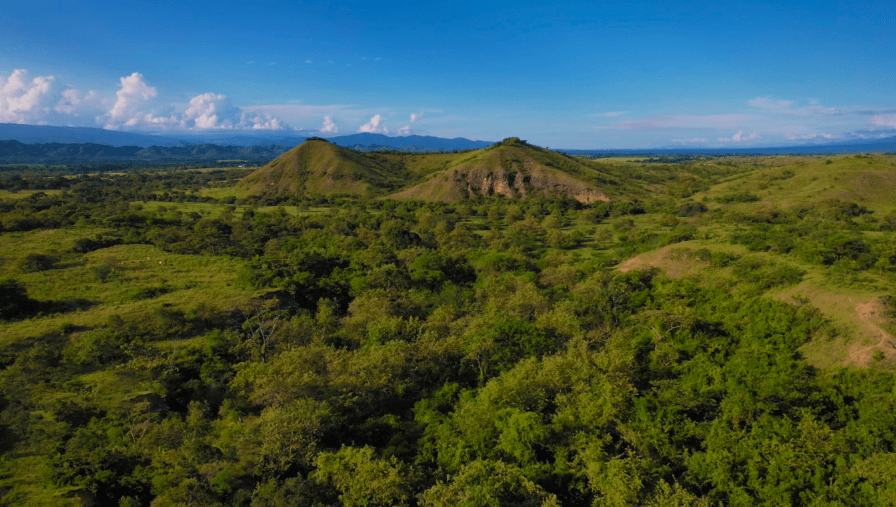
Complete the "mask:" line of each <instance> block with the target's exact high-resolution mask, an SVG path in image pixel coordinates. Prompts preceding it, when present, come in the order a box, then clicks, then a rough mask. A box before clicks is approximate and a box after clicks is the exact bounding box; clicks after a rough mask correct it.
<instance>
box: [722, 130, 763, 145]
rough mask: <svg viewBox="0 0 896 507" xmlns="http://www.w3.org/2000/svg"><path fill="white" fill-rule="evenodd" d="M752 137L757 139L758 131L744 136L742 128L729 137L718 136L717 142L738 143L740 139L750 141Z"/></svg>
mask: <svg viewBox="0 0 896 507" xmlns="http://www.w3.org/2000/svg"><path fill="white" fill-rule="evenodd" d="M753 139H759V132H753V133H751V134H750V135H746V136H745V135H744V131H743V130H738V131H737V134H734V135H733V136H731V137H720V138H719V142H723V143H739V142H742V141H752V140H753Z"/></svg>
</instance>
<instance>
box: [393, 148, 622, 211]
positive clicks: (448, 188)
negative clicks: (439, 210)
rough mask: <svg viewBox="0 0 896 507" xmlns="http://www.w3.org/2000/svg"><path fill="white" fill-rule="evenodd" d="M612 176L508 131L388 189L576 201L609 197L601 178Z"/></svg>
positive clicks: (408, 194) (423, 194)
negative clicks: (425, 175) (404, 185)
mask: <svg viewBox="0 0 896 507" xmlns="http://www.w3.org/2000/svg"><path fill="white" fill-rule="evenodd" d="M613 183H615V181H614V179H613V178H612V177H610V176H607V175H605V174H602V173H600V172H598V171H597V170H595V169H594V168H593V167H591V166H589V165H587V163H586V162H585V161H583V160H578V159H574V158H572V157H569V156H566V155H563V154H560V153H556V152H552V151H550V150H546V149H544V148H539V147H537V146H532V145H530V144H528V143H526V142H525V141H521V140H520V139H519V138H516V137H511V138H508V139H505V140H504V141H502V142H500V143H496V144H494V145H493V146H491V147H489V148H486V149H484V150H478V151H475V152H472V153H470V154H468V155H467V156H465V157H463V158H462V159H461V160H460V161H459V163H457V164H456V165H454V166H452V167H450V168H448V169H446V170H443V171H440V172H438V173H436V174H434V175H433V176H432V177H431V178H429V179H427V180H426V181H425V182H423V183H421V184H419V185H417V186H414V187H411V188H408V189H406V190H404V191H402V192H399V193H396V194H392V195H390V196H389V197H390V198H392V199H419V200H423V201H443V202H454V201H458V200H461V199H464V198H467V197H472V196H483V197H489V196H492V195H502V196H504V197H506V198H509V199H515V198H523V199H525V198H526V197H529V196H532V195H536V194H541V195H544V196H546V197H548V196H552V195H554V196H560V197H569V198H573V199H575V200H577V201H579V202H582V203H589V204H590V203H592V202H596V201H609V200H610V198H609V196H608V195H607V193H606V192H605V191H604V190H603V189H602V188H601V186H599V185H601V184H603V185H606V184H613Z"/></svg>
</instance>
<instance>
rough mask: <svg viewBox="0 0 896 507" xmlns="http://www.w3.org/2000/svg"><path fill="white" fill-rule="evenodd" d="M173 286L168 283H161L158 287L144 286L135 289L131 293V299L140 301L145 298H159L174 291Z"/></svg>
mask: <svg viewBox="0 0 896 507" xmlns="http://www.w3.org/2000/svg"><path fill="white" fill-rule="evenodd" d="M173 290H174V289H173V288H172V287H168V286H167V285H160V286H158V287H143V288H140V289H137V290H135V291H134V292H132V293H131V296H130V299H132V300H134V301H140V300H143V299H153V298H157V297H159V296H161V295H163V294H168V293H169V292H171V291H173Z"/></svg>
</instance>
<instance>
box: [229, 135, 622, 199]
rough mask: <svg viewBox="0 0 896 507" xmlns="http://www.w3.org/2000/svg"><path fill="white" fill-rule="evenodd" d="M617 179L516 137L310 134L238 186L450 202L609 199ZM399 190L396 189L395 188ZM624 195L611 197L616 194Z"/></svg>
mask: <svg viewBox="0 0 896 507" xmlns="http://www.w3.org/2000/svg"><path fill="white" fill-rule="evenodd" d="M620 186H621V184H620V182H619V181H618V180H617V179H615V178H613V177H610V176H608V175H606V174H603V173H602V172H601V171H600V170H599V168H597V167H595V166H594V164H593V163H591V162H589V161H587V160H584V159H576V158H573V157H569V156H567V155H563V154H561V153H556V152H552V151H549V150H545V149H543V148H538V147H536V146H531V145H529V144H527V143H526V142H525V141H520V140H519V139H517V138H509V139H505V140H504V141H503V142H501V143H497V144H495V145H493V146H491V147H489V148H485V149H482V150H471V151H465V152H461V153H427V154H411V153H399V152H391V153H383V152H357V151H353V150H350V149H347V148H342V147H339V146H336V145H334V144H331V143H329V142H327V141H326V140H323V139H311V140H308V141H306V142H304V143H302V144H301V145H300V146H297V147H296V148H294V149H292V150H290V151H289V152H287V153H285V154H283V155H282V156H280V157H279V158H277V159H276V160H274V161H273V162H271V163H270V164H268V165H266V166H264V167H262V168H260V169H258V171H256V172H255V173H254V174H252V175H250V176H249V177H248V178H246V180H245V181H244V182H243V183H242V184H241V185H240V187H241V188H242V189H244V190H246V191H248V192H249V193H250V194H254V195H259V194H262V193H265V194H279V195H298V196H309V195H314V194H320V195H334V194H343V195H354V196H358V197H365V198H368V197H384V198H387V199H396V200H421V201H428V202H433V201H441V202H456V201H459V200H462V199H466V198H470V197H475V196H482V197H489V196H492V195H500V196H503V197H506V198H510V199H514V198H526V197H528V196H530V195H536V194H537V195H542V196H545V197H547V196H555V197H570V198H573V199H576V200H578V201H579V202H583V203H586V204H588V203H592V202H595V201H608V200H610V197H609V196H608V195H607V193H606V191H605V190H602V188H604V187H612V188H613V190H616V187H620ZM397 189H399V191H398V192H396V190H397ZM620 197H622V195H617V198H620Z"/></svg>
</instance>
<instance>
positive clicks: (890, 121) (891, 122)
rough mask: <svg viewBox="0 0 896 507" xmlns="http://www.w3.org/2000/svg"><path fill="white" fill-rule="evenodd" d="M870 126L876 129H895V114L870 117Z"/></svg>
mask: <svg viewBox="0 0 896 507" xmlns="http://www.w3.org/2000/svg"><path fill="white" fill-rule="evenodd" d="M871 124H872V125H874V126H876V127H891V128H896V114H879V115H876V116H872V117H871Z"/></svg>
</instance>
